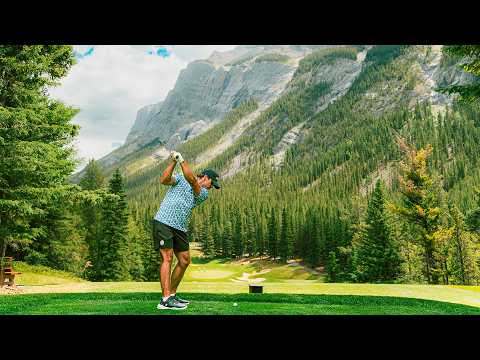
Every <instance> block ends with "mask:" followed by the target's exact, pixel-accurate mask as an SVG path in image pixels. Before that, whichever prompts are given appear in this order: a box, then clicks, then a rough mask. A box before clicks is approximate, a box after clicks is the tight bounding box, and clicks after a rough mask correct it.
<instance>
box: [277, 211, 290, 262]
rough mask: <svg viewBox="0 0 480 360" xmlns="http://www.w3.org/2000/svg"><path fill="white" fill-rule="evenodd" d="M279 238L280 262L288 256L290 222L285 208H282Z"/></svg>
mask: <svg viewBox="0 0 480 360" xmlns="http://www.w3.org/2000/svg"><path fill="white" fill-rule="evenodd" d="M281 229H282V230H281V233H280V239H279V242H278V254H279V255H280V259H281V260H282V262H284V263H286V262H287V260H288V258H289V257H290V246H289V245H290V244H289V240H290V239H289V237H288V234H289V233H291V229H290V224H289V221H288V214H287V209H286V208H283V210H282V226H281Z"/></svg>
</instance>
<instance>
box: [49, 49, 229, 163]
mask: <svg viewBox="0 0 480 360" xmlns="http://www.w3.org/2000/svg"><path fill="white" fill-rule="evenodd" d="M92 46H93V45H84V46H75V47H74V49H75V50H76V51H78V52H80V53H84V52H85V51H86V50H88V49H89V48H90V47H92ZM159 46H165V48H166V49H168V51H169V52H171V55H170V56H168V57H162V56H152V55H149V54H148V50H149V49H152V48H158V47H159ZM234 47H235V45H206V46H202V45H172V46H169V45H146V46H138V45H133V46H131V45H97V46H94V51H93V52H92V54H91V55H90V56H86V57H83V58H79V59H78V60H77V64H76V65H74V66H73V67H72V68H71V70H70V72H69V74H68V75H67V77H65V78H64V79H63V81H62V83H61V85H60V86H59V87H57V88H53V89H50V94H51V96H52V97H54V98H58V99H60V100H62V101H63V102H64V103H66V104H68V105H71V106H75V107H77V108H79V109H81V111H80V112H79V114H77V115H76V116H75V118H74V119H73V123H76V124H80V125H81V126H82V128H81V130H80V134H79V136H78V138H77V139H78V140H77V143H78V145H77V147H78V150H79V151H78V153H79V154H78V155H79V156H80V157H84V158H86V160H88V158H92V157H93V158H95V159H99V158H101V157H102V156H104V155H106V154H108V153H109V152H110V151H111V150H112V143H114V142H116V143H118V142H121V143H123V142H124V141H125V138H126V137H127V135H128V132H129V130H130V128H131V127H132V126H133V123H134V121H135V117H136V114H137V111H138V110H139V109H140V108H141V107H143V106H146V105H149V104H154V103H157V102H159V101H162V100H164V98H165V97H166V95H167V94H168V91H170V90H171V89H172V88H173V87H174V85H175V82H176V79H177V77H178V74H179V73H180V70H181V69H183V68H185V67H186V66H187V64H188V63H189V62H191V61H193V60H197V59H202V58H207V57H208V56H210V54H211V53H212V52H213V51H214V50H217V51H226V50H230V49H233V48H234ZM85 163H86V162H85ZM85 163H83V164H82V166H83V165H85ZM80 167H81V166H80ZM80 167H79V168H80Z"/></svg>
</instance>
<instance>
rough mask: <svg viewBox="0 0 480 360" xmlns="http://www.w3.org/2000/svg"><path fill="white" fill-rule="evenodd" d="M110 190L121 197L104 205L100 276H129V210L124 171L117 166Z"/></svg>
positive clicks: (98, 254)
mask: <svg viewBox="0 0 480 360" xmlns="http://www.w3.org/2000/svg"><path fill="white" fill-rule="evenodd" d="M108 191H109V193H111V194H114V195H116V196H117V199H118V200H114V199H112V200H107V201H105V203H104V205H103V209H102V210H103V213H102V220H103V221H102V225H103V229H102V236H101V238H100V244H99V246H98V247H97V249H98V253H97V259H96V261H97V265H96V264H95V262H94V263H93V266H94V267H95V269H96V273H97V276H98V280H117V281H118V280H127V279H128V278H129V273H128V267H127V263H126V260H127V259H126V251H127V243H126V242H127V224H128V212H127V204H126V201H125V192H124V190H123V180H122V175H121V174H120V171H119V170H118V169H116V171H115V172H114V174H113V176H112V178H111V179H110V181H109V188H108Z"/></svg>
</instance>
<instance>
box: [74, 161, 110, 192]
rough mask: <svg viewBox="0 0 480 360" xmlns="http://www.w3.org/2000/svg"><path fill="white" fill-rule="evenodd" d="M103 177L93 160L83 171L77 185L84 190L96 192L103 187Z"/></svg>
mask: <svg viewBox="0 0 480 360" xmlns="http://www.w3.org/2000/svg"><path fill="white" fill-rule="evenodd" d="M104 183H105V177H104V176H103V175H102V171H101V169H100V167H99V166H98V164H97V162H96V161H95V159H90V161H89V162H88V164H87V166H86V167H85V170H84V175H83V176H82V179H81V180H80V182H79V185H80V186H81V187H82V189H84V190H97V189H100V188H102V187H103V186H104Z"/></svg>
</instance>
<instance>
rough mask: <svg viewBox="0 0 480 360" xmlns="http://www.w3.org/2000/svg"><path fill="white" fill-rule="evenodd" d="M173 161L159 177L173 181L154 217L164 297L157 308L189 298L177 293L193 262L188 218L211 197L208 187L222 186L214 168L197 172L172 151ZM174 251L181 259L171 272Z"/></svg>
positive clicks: (173, 305) (182, 304)
mask: <svg viewBox="0 0 480 360" xmlns="http://www.w3.org/2000/svg"><path fill="white" fill-rule="evenodd" d="M170 159H171V160H172V161H171V163H170V164H169V165H168V167H167V169H166V170H165V172H164V173H163V175H162V176H161V177H160V182H161V183H162V184H163V185H170V186H171V188H170V189H168V191H167V193H166V194H165V197H164V199H163V201H162V203H161V205H160V208H159V210H158V212H157V214H156V215H155V218H154V220H153V239H154V244H155V249H156V250H157V251H158V250H160V254H161V256H162V264H161V265H160V284H161V287H162V296H163V297H162V300H161V301H160V303H159V304H158V305H157V309H171V310H184V309H186V308H187V305H188V303H189V302H188V301H187V300H183V299H181V298H179V297H178V296H177V287H178V285H179V284H180V281H181V280H182V278H183V274H184V273H185V270H186V269H187V267H188V265H189V264H190V247H189V244H188V240H187V231H188V222H189V220H190V215H191V213H192V209H193V208H194V207H196V206H197V205H200V204H201V203H202V202H204V201H205V200H206V199H207V198H208V190H209V189H211V188H212V186H214V187H215V188H216V189H220V185H219V184H218V175H217V173H216V172H215V171H213V170H211V169H205V170H203V171H202V172H201V173H200V174H198V175H197V176H195V175H194V174H193V173H192V170H190V167H189V166H188V164H187V162H186V161H185V160H184V159H183V157H182V154H180V153H179V152H176V151H173V152H172V153H171V154H170ZM177 162H178V163H180V166H181V168H182V172H183V175H182V174H179V173H176V174H175V175H173V176H172V172H173V169H174V168H175V165H176V164H177ZM173 254H175V256H176V258H177V260H178V263H177V266H175V269H173V272H172V273H171V274H170V270H171V265H172V259H173Z"/></svg>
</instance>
